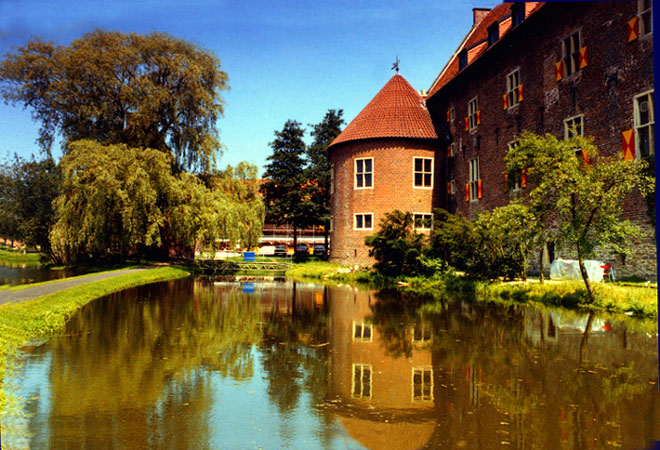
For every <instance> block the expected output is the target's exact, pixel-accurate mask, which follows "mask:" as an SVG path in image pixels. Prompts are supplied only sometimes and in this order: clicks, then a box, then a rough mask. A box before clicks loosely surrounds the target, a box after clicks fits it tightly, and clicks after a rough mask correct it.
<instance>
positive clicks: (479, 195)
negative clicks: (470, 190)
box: [477, 178, 483, 198]
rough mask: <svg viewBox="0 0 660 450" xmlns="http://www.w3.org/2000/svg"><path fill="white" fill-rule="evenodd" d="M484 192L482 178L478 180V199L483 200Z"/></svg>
mask: <svg viewBox="0 0 660 450" xmlns="http://www.w3.org/2000/svg"><path fill="white" fill-rule="evenodd" d="M482 195H483V191H482V190H481V178H479V179H478V180H477V198H481V196H482Z"/></svg>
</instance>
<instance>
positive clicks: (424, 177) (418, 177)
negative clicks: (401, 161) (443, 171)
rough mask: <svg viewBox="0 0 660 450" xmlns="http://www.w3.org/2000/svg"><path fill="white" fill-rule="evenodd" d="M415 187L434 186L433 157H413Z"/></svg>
mask: <svg viewBox="0 0 660 450" xmlns="http://www.w3.org/2000/svg"><path fill="white" fill-rule="evenodd" d="M413 187H416V188H432V187H433V158H420V157H415V158H413Z"/></svg>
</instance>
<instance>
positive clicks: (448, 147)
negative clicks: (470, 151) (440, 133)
mask: <svg viewBox="0 0 660 450" xmlns="http://www.w3.org/2000/svg"><path fill="white" fill-rule="evenodd" d="M450 156H451V145H448V146H447V158H449V157H450Z"/></svg>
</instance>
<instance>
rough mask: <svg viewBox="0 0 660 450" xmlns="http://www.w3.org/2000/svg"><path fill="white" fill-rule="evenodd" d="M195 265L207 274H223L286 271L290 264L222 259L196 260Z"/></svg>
mask: <svg viewBox="0 0 660 450" xmlns="http://www.w3.org/2000/svg"><path fill="white" fill-rule="evenodd" d="M195 266H197V268H198V269H199V270H200V271H201V272H203V273H205V274H207V275H212V274H223V273H228V272H238V271H260V272H261V271H267V272H284V271H286V270H287V269H288V268H289V266H290V264H289V263H286V262H258V261H249V262H245V261H241V262H238V261H222V260H213V259H209V260H196V261H195Z"/></svg>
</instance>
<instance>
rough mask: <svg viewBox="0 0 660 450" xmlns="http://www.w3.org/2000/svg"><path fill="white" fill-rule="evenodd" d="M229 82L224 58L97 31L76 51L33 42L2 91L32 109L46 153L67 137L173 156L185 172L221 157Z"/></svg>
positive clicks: (5, 76)
mask: <svg viewBox="0 0 660 450" xmlns="http://www.w3.org/2000/svg"><path fill="white" fill-rule="evenodd" d="M227 80H228V78H227V74H226V73H225V72H223V71H221V70H220V60H219V59H218V58H217V57H215V56H214V55H212V54H211V53H210V52H208V51H206V50H203V49H201V48H199V47H197V46H195V45H193V44H191V43H189V42H185V41H182V40H180V39H176V38H173V37H171V36H168V35H166V34H162V33H152V34H149V35H139V34H134V33H131V34H124V33H120V32H106V31H102V30H96V31H94V32H91V33H87V34H85V35H84V36H83V37H82V38H80V39H76V40H74V41H73V42H71V44H70V45H68V46H56V45H54V44H53V43H52V42H42V41H39V40H32V41H29V42H28V43H27V44H26V45H25V46H23V47H19V48H18V50H17V51H16V52H15V53H11V54H9V55H8V56H7V57H6V59H5V60H4V61H2V63H0V92H2V95H3V97H4V98H5V100H7V101H9V102H11V103H14V104H22V105H24V106H25V107H28V108H30V109H31V110H32V115H33V118H34V119H35V120H36V121H38V122H40V123H41V128H40V131H39V136H40V137H39V142H40V144H41V146H42V148H43V149H44V150H45V151H48V152H49V151H50V147H51V145H52V142H53V138H54V136H55V134H56V133H58V132H60V133H61V134H62V136H63V137H64V139H65V141H75V140H80V139H92V140H95V141H98V142H99V143H101V144H103V145H113V144H120V143H123V144H127V148H154V149H157V150H161V151H164V152H168V153H169V152H172V153H173V154H174V156H175V157H176V159H177V161H178V164H179V166H180V167H188V168H192V167H199V168H201V169H204V168H207V167H210V166H211V164H212V163H213V162H214V159H215V153H216V152H217V151H218V150H220V142H219V140H218V136H217V130H216V121H217V119H218V118H219V117H221V116H222V114H223V101H222V99H221V97H220V92H221V91H222V90H225V89H227V88H228V84H227ZM68 148H69V147H68V146H66V145H65V148H64V151H65V152H67V151H68Z"/></svg>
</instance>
